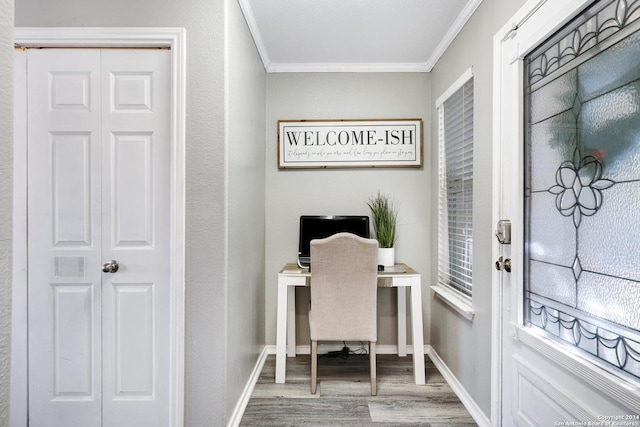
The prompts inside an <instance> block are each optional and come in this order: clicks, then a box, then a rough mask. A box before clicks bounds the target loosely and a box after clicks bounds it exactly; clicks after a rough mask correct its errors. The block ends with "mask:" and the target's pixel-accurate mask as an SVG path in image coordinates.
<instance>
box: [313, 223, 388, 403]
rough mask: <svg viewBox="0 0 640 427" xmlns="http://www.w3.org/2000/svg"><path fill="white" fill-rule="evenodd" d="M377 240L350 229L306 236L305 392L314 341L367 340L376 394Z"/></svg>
mask: <svg viewBox="0 0 640 427" xmlns="http://www.w3.org/2000/svg"><path fill="white" fill-rule="evenodd" d="M377 280H378V242H377V241H376V240H375V239H365V238H362V237H359V236H356V235H355V234H351V233H337V234H334V235H332V236H330V237H327V238H325V239H316V240H312V241H311V308H310V310H309V329H310V337H311V393H312V394H315V393H316V383H317V372H318V341H368V342H369V360H370V362H369V363H370V370H371V395H374V396H375V395H376V393H377V390H376V341H377V326H376V319H377V317H376V304H377Z"/></svg>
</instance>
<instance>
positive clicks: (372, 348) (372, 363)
mask: <svg viewBox="0 0 640 427" xmlns="http://www.w3.org/2000/svg"><path fill="white" fill-rule="evenodd" d="M369 370H370V371H371V396H375V395H377V394H378V389H377V386H376V377H377V374H376V343H375V342H369Z"/></svg>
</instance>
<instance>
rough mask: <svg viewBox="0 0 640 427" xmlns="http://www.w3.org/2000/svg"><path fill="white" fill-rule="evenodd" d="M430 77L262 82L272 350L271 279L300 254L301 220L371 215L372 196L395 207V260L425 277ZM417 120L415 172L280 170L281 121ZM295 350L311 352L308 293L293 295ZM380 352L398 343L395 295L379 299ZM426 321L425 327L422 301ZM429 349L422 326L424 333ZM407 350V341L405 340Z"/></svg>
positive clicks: (295, 77)
mask: <svg viewBox="0 0 640 427" xmlns="http://www.w3.org/2000/svg"><path fill="white" fill-rule="evenodd" d="M429 81H430V78H429V75H428V74H424V73H422V74H413V73H406V74H405V73H395V74H386V73H293V74H269V75H268V76H267V120H266V141H265V144H266V149H267V151H266V175H265V176H266V186H267V195H268V197H267V202H266V219H267V224H266V233H267V235H266V245H267V246H266V261H265V280H266V282H265V286H266V289H265V299H266V301H265V302H266V307H265V309H266V322H265V328H266V342H267V344H275V340H276V337H275V331H276V297H277V276H276V275H277V273H278V271H279V270H280V268H281V267H282V266H283V265H284V264H285V263H287V262H293V261H295V260H296V257H297V253H298V221H299V217H300V215H303V214H308V215H311V214H328V215H330V214H347V215H353V214H364V215H369V208H368V207H367V205H366V201H367V200H368V199H369V197H371V196H373V195H375V194H376V193H377V192H378V190H380V191H381V192H383V193H387V194H388V195H389V196H391V197H392V198H393V199H394V200H395V202H396V203H397V204H398V207H399V225H398V240H397V244H396V260H397V261H399V262H405V263H407V264H409V265H411V266H412V267H414V268H415V269H416V270H418V271H419V272H421V273H422V274H423V277H424V280H423V287H424V289H425V290H423V295H427V293H426V289H428V287H427V284H428V283H427V282H428V280H427V279H428V277H429V250H430V234H429V233H430V230H429V220H430V215H431V211H432V206H435V205H431V202H430V199H429V192H430V176H431V174H430V168H431V167H432V162H431V158H430V157H431V156H430V153H431V138H430V131H429V128H430V122H429V117H430V115H431V107H430V104H431V103H430V100H431V92H430V89H429ZM376 118H422V119H423V120H424V126H425V131H424V164H425V167H424V168H421V169H302V170H291V169H289V170H279V169H278V165H277V122H278V120H284V119H376ZM297 294H298V296H297V306H298V307H297V334H296V335H297V343H298V344H299V345H308V344H309V338H308V336H309V323H308V319H307V316H306V312H307V309H308V300H309V297H308V292H306V290H304V289H301V290H298V292H297ZM378 295H379V310H380V312H379V316H378V318H379V320H378V322H379V331H378V345H393V344H395V343H396V332H395V327H396V326H395V325H396V323H395V316H396V308H395V307H396V305H395V304H396V299H395V295H396V294H395V292H394V291H392V290H390V289H385V290H380V291H379V294H378ZM424 301H425V304H424V307H423V310H424V318H425V319H429V307H428V299H427V298H425V299H424ZM425 331H426V334H425V335H426V340H425V342H428V331H429V327H428V320H427V323H426V326H425ZM409 342H410V339H409Z"/></svg>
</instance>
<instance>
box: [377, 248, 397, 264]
mask: <svg viewBox="0 0 640 427" xmlns="http://www.w3.org/2000/svg"><path fill="white" fill-rule="evenodd" d="M395 258H396V252H395V248H378V265H384V266H385V267H393V265H394V264H395Z"/></svg>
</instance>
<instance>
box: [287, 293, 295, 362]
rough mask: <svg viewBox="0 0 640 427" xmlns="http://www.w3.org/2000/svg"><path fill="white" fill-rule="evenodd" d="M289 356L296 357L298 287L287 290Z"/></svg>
mask: <svg viewBox="0 0 640 427" xmlns="http://www.w3.org/2000/svg"><path fill="white" fill-rule="evenodd" d="M287 356H289V357H296V287H295V286H288V291H287Z"/></svg>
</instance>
